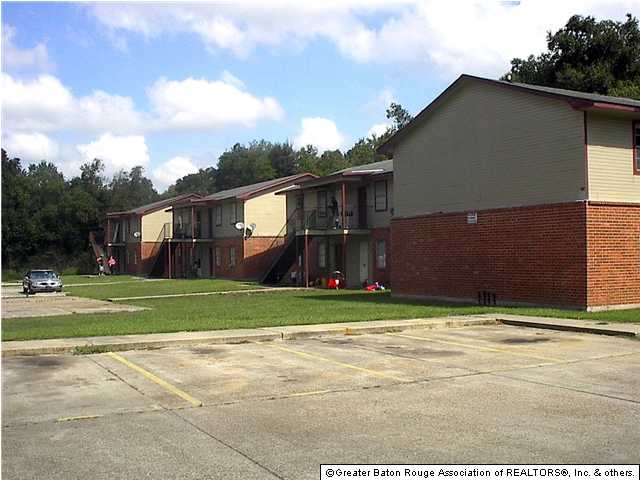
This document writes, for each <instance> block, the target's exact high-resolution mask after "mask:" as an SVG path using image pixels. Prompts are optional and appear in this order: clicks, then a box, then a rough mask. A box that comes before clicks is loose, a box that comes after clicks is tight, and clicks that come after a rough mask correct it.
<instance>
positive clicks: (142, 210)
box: [107, 193, 200, 216]
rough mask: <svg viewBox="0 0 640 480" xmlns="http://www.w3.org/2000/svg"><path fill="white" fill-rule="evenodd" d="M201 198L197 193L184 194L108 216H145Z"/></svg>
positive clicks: (108, 214)
mask: <svg viewBox="0 0 640 480" xmlns="http://www.w3.org/2000/svg"><path fill="white" fill-rule="evenodd" d="M193 198H200V195H198V194H197V193H184V194H182V195H178V196H177V197H171V198H165V199H164V200H158V201H157V202H153V203H148V204H146V205H141V206H140V207H136V208H132V209H131V210H125V211H122V212H109V213H107V216H117V215H145V214H147V213H152V212H157V211H158V210H162V209H163V208H168V207H171V206H173V205H174V204H176V203H180V202H184V201H185V200H189V199H193Z"/></svg>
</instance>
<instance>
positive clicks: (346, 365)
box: [254, 342, 413, 383]
mask: <svg viewBox="0 0 640 480" xmlns="http://www.w3.org/2000/svg"><path fill="white" fill-rule="evenodd" d="M254 343H256V344H257V345H263V346H265V347H270V348H274V349H276V350H280V351H283V352H287V353H293V354H294V355H298V356H299V357H303V358H310V359H313V360H320V361H322V362H325V363H332V364H334V365H338V366H340V367H344V368H349V369H351V370H356V371H359V372H363V373H366V374H368V375H371V376H374V377H378V378H386V379H390V380H395V381H396V382H403V383H405V382H412V381H413V380H409V379H406V378H402V377H397V376H395V375H391V374H388V373H385V372H380V371H378V370H371V369H370V368H365V367H360V366H358V365H352V364H351V363H345V362H340V361H338V360H334V359H332V358H328V357H323V356H322V355H317V354H315V353H308V352H303V351H301V350H294V349H293V348H287V347H281V346H279V345H274V344H273V343H265V342H254Z"/></svg>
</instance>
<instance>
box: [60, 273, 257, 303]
mask: <svg viewBox="0 0 640 480" xmlns="http://www.w3.org/2000/svg"><path fill="white" fill-rule="evenodd" d="M102 278H106V277H102ZM65 284H66V281H65ZM247 288H258V286H257V284H251V283H248V282H237V281H234V280H219V279H198V280H157V281H155V280H154V281H151V280H147V281H139V282H136V281H132V282H130V283H114V284H109V283H105V284H103V285H87V286H79V287H74V286H66V287H65V291H66V292H67V293H68V294H69V295H74V296H78V297H88V298H96V299H98V300H105V299H107V298H120V297H142V296H147V295H171V294H176V293H202V292H225V291H234V290H242V289H247ZM191 300H192V301H193V298H191Z"/></svg>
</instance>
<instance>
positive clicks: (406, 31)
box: [89, 0, 640, 76]
mask: <svg viewBox="0 0 640 480" xmlns="http://www.w3.org/2000/svg"><path fill="white" fill-rule="evenodd" d="M639 7H640V0H613V1H612V0H566V1H563V2H557V1H555V0H553V1H552V0H537V1H532V0H522V1H521V2H520V3H519V5H515V6H514V5H509V4H508V3H507V2H500V1H498V0H496V1H493V2H486V1H481V0H476V1H463V0H453V1H446V2H445V1H442V0H397V1H384V0H378V1H371V2H367V1H365V0H345V1H326V2H298V1H294V0H280V1H276V2H259V1H257V0H248V1H240V2H224V3H216V4H213V5H205V4H182V5H166V4H163V5H160V6H159V5H156V4H153V5H150V4H144V3H137V4H126V5H120V4H119V5H118V6H117V8H116V7H114V6H113V5H110V4H104V3H96V4H94V5H91V6H90V7H89V8H90V9H91V12H92V13H93V15H94V16H95V17H96V18H97V19H98V20H99V21H100V22H101V23H102V24H103V25H105V26H106V27H107V29H108V31H111V32H120V33H123V32H134V33H137V34H140V35H143V36H145V37H146V38H153V37H155V36H158V35H162V34H166V33H169V34H176V33H191V34H195V35H198V36H199V37H200V39H201V40H202V42H203V43H204V44H205V46H206V47H207V48H208V49H209V50H211V51H220V50H223V51H229V52H231V53H232V54H234V55H237V56H239V57H244V56H247V55H249V54H250V53H252V52H253V51H255V50H256V49H257V48H259V47H268V48H285V49H286V48H291V47H292V46H293V47H297V46H299V45H304V44H306V43H307V42H309V41H311V40H313V39H316V38H323V39H326V40H328V41H329V42H331V43H333V44H334V45H335V46H336V48H337V49H338V50H339V51H340V52H341V53H342V54H343V55H344V56H346V57H348V58H351V59H353V60H355V61H358V62H370V63H382V64H403V65H422V66H426V67H429V68H433V67H435V68H436V69H437V70H438V71H439V72H440V73H442V74H445V75H448V76H451V75H455V74H459V73H462V72H467V73H476V74H484V75H492V76H495V75H498V74H501V73H504V72H505V71H506V70H507V69H508V67H509V60H510V59H511V58H513V57H523V56H524V57H526V56H528V55H529V54H531V53H539V52H541V51H542V50H544V49H545V46H546V32H547V31H548V30H553V31H555V30H557V29H558V28H560V27H561V26H562V25H564V24H565V23H566V21H567V20H568V18H569V17H570V16H571V15H573V14H575V13H579V14H585V15H586V14H591V15H594V16H596V17H599V18H617V19H623V16H624V14H625V13H626V12H635V11H637V10H638V8H639ZM285 11H286V18H287V21H282V16H283V12H285ZM374 17H375V18H374ZM372 18H374V20H377V19H380V18H381V19H382V21H374V22H371V19H372Z"/></svg>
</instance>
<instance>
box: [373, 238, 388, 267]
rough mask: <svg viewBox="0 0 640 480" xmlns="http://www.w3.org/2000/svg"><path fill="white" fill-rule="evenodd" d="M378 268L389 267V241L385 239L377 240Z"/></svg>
mask: <svg viewBox="0 0 640 480" xmlns="http://www.w3.org/2000/svg"><path fill="white" fill-rule="evenodd" d="M376 268H380V269H385V268H387V242H385V241H384V240H378V241H377V242H376Z"/></svg>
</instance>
